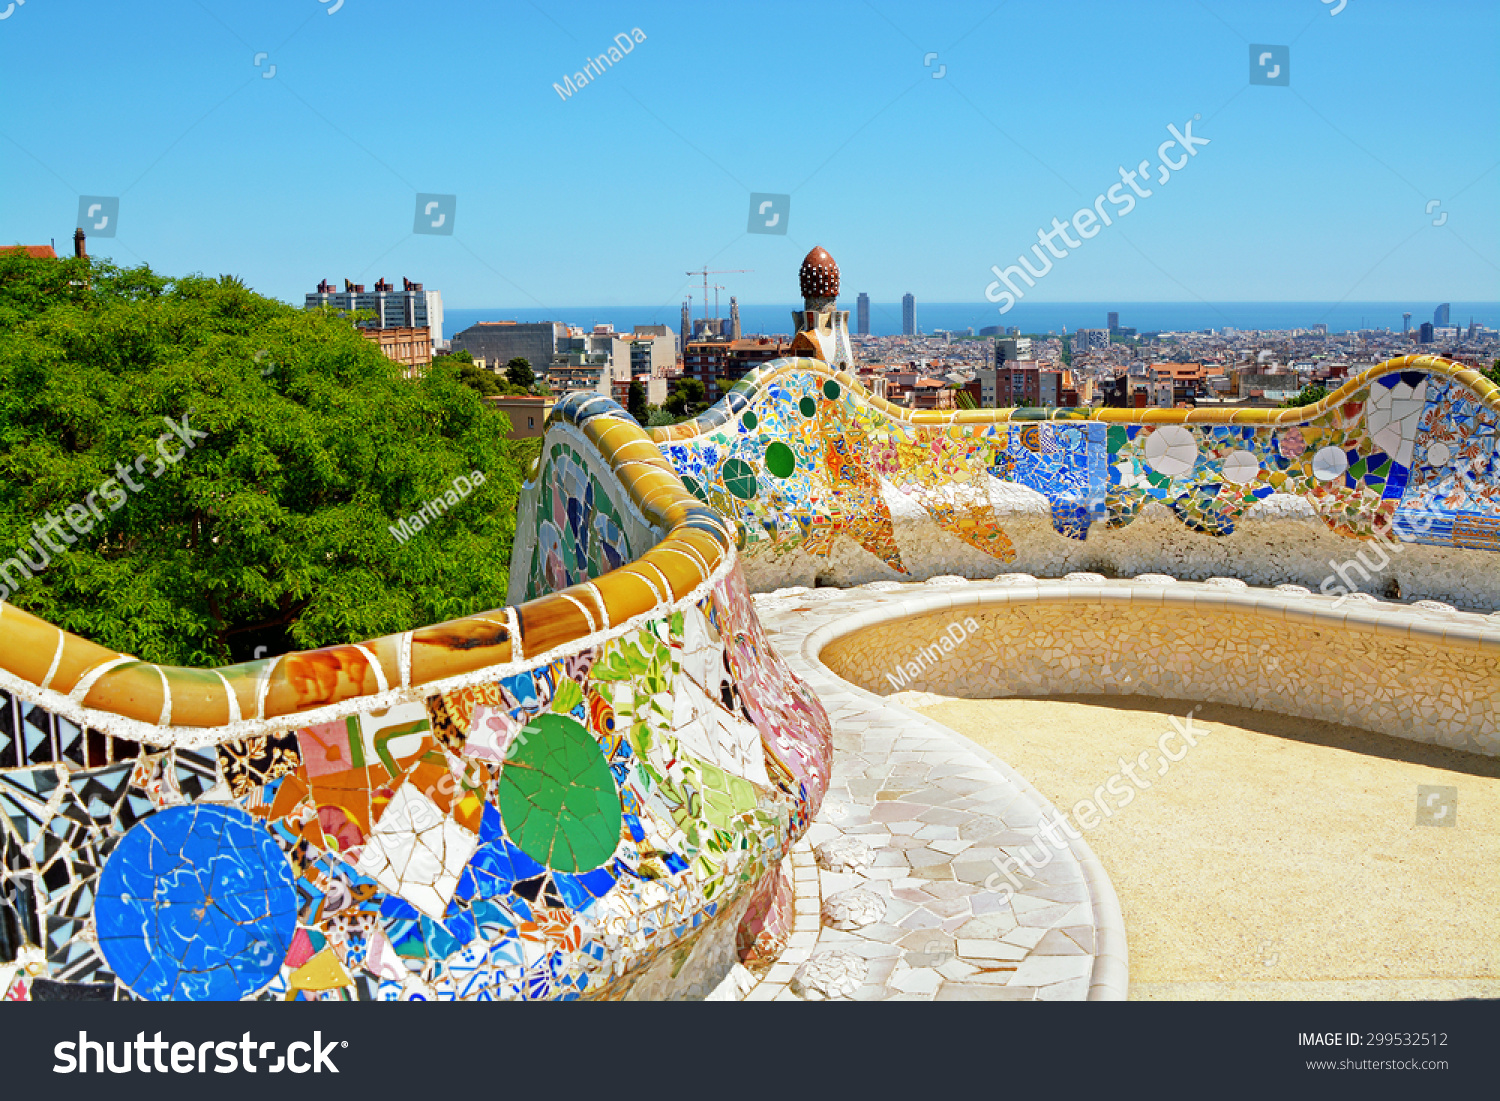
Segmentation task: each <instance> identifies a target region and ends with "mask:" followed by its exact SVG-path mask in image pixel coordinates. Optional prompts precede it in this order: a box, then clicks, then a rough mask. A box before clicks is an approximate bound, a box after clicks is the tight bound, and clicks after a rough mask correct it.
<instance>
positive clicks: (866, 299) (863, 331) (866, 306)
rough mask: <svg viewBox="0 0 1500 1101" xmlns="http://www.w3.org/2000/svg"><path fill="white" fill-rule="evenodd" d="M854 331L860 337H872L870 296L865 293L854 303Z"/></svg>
mask: <svg viewBox="0 0 1500 1101" xmlns="http://www.w3.org/2000/svg"><path fill="white" fill-rule="evenodd" d="M854 311H855V312H854V331H855V332H856V333H858V334H859V335H860V336H869V335H870V296H869V295H868V294H865V293H864V292H863V291H861V292H860V295H859V298H858V299H857V300H856V301H855V303H854Z"/></svg>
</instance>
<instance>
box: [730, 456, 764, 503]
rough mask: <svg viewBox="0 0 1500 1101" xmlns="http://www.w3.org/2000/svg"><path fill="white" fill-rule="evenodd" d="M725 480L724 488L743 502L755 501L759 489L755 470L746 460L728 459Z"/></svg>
mask: <svg viewBox="0 0 1500 1101" xmlns="http://www.w3.org/2000/svg"><path fill="white" fill-rule="evenodd" d="M723 478H724V488H725V489H727V490H729V492H730V493H732V494H734V495H735V496H736V497H738V498H739V499H740V500H741V501H751V500H754V499H755V493H756V490H757V489H758V485H757V482H756V477H755V468H754V467H753V466H751V465H750V464H749V463H747V462H746V461H745V460H744V459H726V460H725V461H724V470H723Z"/></svg>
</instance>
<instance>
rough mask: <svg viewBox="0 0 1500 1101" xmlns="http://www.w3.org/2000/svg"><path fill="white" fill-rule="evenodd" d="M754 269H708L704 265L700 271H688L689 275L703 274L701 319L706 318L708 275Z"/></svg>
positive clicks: (731, 273)
mask: <svg viewBox="0 0 1500 1101" xmlns="http://www.w3.org/2000/svg"><path fill="white" fill-rule="evenodd" d="M754 270H755V269H754V268H727V269H725V270H723V271H709V270H708V268H706V267H705V268H703V270H701V271H690V272H688V274H689V275H701V276H703V319H704V320H705V321H707V320H708V277H709V276H710V275H741V274H749V273H750V272H753V271H754ZM714 297H715V299H717V298H718V295H715V296H714ZM714 309H715V310H717V309H718V306H717V305H716V306H714Z"/></svg>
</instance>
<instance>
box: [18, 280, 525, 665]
mask: <svg viewBox="0 0 1500 1101" xmlns="http://www.w3.org/2000/svg"><path fill="white" fill-rule="evenodd" d="M184 418H186V420H184ZM169 420H170V423H172V424H175V425H177V426H178V429H170V428H168V421H169ZM509 431H510V425H509V421H508V419H507V418H506V417H505V415H504V414H503V413H499V412H496V411H494V410H490V409H486V408H484V406H483V403H482V402H481V401H480V399H479V397H478V396H477V395H476V394H475V393H474V391H473V390H472V389H471V388H470V387H468V386H466V385H465V384H464V383H463V382H462V381H461V380H460V377H459V369H458V368H457V367H456V366H455V365H454V364H453V363H451V362H448V363H444V362H441V361H439V362H437V363H435V364H434V366H433V367H432V369H431V370H429V371H428V372H426V373H425V374H424V375H423V376H421V377H419V378H413V379H407V378H406V377H405V376H404V372H403V370H402V368H401V367H399V366H398V365H397V364H395V363H392V362H391V361H390V360H388V359H387V358H386V357H385V356H384V355H382V354H381V353H380V350H379V349H378V348H377V347H376V346H375V345H374V344H373V343H371V342H370V341H369V340H367V339H366V338H365V337H364V336H363V335H361V334H360V332H359V331H358V330H356V329H355V328H354V327H353V326H352V325H351V324H350V323H349V321H348V320H347V319H346V318H340V317H338V316H336V315H334V314H332V313H331V312H329V311H303V310H299V309H295V308H293V307H291V306H288V305H285V304H283V303H280V302H277V301H275V300H273V299H270V298H265V297H263V296H261V295H257V294H255V293H253V292H251V291H249V290H248V289H246V288H244V287H243V286H242V285H238V284H236V283H235V282H234V281H226V280H212V279H206V278H203V277H201V276H186V277H183V278H177V279H171V278H165V277H162V276H159V275H156V274H155V273H153V272H151V271H150V270H149V269H147V268H144V267H141V268H134V269H129V270H121V269H119V268H116V267H114V266H113V265H111V264H108V263H104V262H99V261H72V260H69V261H63V262H59V261H55V260H33V259H31V258H28V257H25V256H24V255H18V254H15V253H6V254H0V583H3V584H6V585H7V586H8V587H11V588H13V589H14V591H13V592H11V593H9V594H8V596H7V599H8V600H9V601H10V602H12V603H14V604H16V605H17V606H19V607H22V608H24V609H26V610H27V611H30V612H32V613H34V614H36V615H39V616H42V617H43V618H45V619H48V620H50V621H51V622H53V623H56V624H58V625H60V626H63V627H66V628H67V629H69V630H72V631H76V632H78V633H79V634H82V635H84V636H85V637H88V638H91V639H93V640H95V641H97V642H99V643H101V644H102V645H106V646H110V647H113V648H115V649H118V650H121V651H123V652H125V653H130V654H134V655H136V656H138V657H140V658H143V659H145V660H149V661H160V662H168V663H174V664H217V663H221V662H225V661H233V660H243V659H247V658H250V657H252V656H254V655H255V652H256V650H257V649H259V648H262V647H263V648H264V650H263V651H262V653H263V654H275V653H280V652H282V651H284V650H286V649H290V648H308V647H316V646H324V645H330V644H334V643H343V642H351V641H357V640H360V639H364V638H368V637H371V636H374V635H380V634H385V633H390V632H394V631H401V630H406V629H409V628H412V627H417V626H421V625H423V624H428V623H437V622H441V621H443V620H447V619H451V618H455V617H458V616H461V615H465V614H468V613H472V612H476V611H480V610H483V609H486V608H493V607H498V606H500V605H502V604H504V602H505V590H506V563H507V561H508V559H509V555H510V549H511V545H512V540H513V538H514V535H515V513H516V509H515V503H516V497H517V491H518V488H519V471H518V469H517V463H516V460H515V458H513V457H512V450H511V448H510V446H509V441H507V439H506V436H507V435H508V433H509ZM200 434H201V435H200ZM184 436H186V437H187V438H189V439H191V441H192V446H191V448H188V447H187V446H186V444H185V443H179V442H178V440H179V438H181V437H184ZM138 456H139V459H138V458H137V457H138ZM158 456H161V457H162V458H163V459H164V458H165V457H167V456H175V457H176V461H174V462H172V463H170V464H169V463H167V462H165V461H161V460H160V459H158ZM474 471H479V472H481V473H482V474H483V476H484V481H483V483H482V484H480V485H478V486H477V487H475V488H474V489H473V491H472V492H471V493H470V494H469V495H467V496H465V497H463V498H462V499H461V500H460V501H459V503H458V504H456V505H454V506H452V507H451V509H450V510H449V511H447V512H446V514H444V515H441V516H439V517H437V518H436V519H435V520H433V522H432V523H431V524H430V525H427V526H426V527H425V528H424V529H423V530H421V531H419V532H417V533H416V534H415V535H414V536H413V537H411V538H409V539H407V540H405V541H404V542H403V541H402V540H400V539H399V538H398V537H397V536H396V535H393V534H392V533H391V531H390V528H391V526H392V525H393V524H395V523H396V522H397V521H398V520H399V519H400V518H402V517H407V516H411V515H412V514H414V513H416V512H417V511H418V510H419V509H421V508H422V506H423V505H424V504H426V503H427V502H430V501H433V500H435V499H438V498H440V497H442V496H443V495H444V493H445V492H446V491H449V490H452V489H454V479H455V478H456V477H458V476H460V475H462V476H466V477H467V476H469V475H471V474H472V472H474ZM122 472H123V473H122ZM127 474H128V475H129V481H127V480H126V479H125V477H124V475H127ZM49 523H50V524H51V527H50V528H48V529H47V530H50V531H51V532H53V533H54V534H53V536H52V541H53V542H54V543H55V544H56V545H57V546H59V547H60V548H61V549H60V550H57V551H54V552H46V553H43V552H42V550H41V548H40V546H38V545H36V544H33V545H32V546H31V547H30V548H28V547H27V544H28V543H30V541H31V540H32V539H33V538H34V537H35V536H36V535H37V531H36V529H35V528H34V527H33V525H34V524H41V525H43V526H44V527H45V526H46V525H48V524H49ZM69 525H71V527H70V526H69ZM23 550H24V551H25V553H26V554H28V556H29V560H30V561H31V563H32V564H33V565H34V566H35V568H34V569H30V570H28V571H22V570H19V569H17V568H16V565H17V564H16V563H13V562H12V561H10V560H12V559H15V558H16V556H17V555H18V553H21V552H22V551H23ZM476 564H477V565H478V568H476ZM28 573H29V574H30V576H27V574H28ZM11 582H14V583H15V584H13V585H12V584H11Z"/></svg>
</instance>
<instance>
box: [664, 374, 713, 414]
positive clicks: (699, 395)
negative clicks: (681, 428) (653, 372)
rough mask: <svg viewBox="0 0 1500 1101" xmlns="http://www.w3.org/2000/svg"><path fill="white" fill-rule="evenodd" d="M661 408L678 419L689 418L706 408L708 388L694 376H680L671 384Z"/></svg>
mask: <svg viewBox="0 0 1500 1101" xmlns="http://www.w3.org/2000/svg"><path fill="white" fill-rule="evenodd" d="M662 409H663V410H664V411H666V412H668V413H670V414H671V415H672V416H674V417H676V418H677V419H678V420H679V421H682V420H690V419H691V418H693V417H696V416H697V415H698V414H700V413H702V412H704V411H705V410H707V409H708V390H707V388H706V387H705V386H704V385H703V383H701V382H699V381H698V380H697V379H695V378H680V379H678V380H677V381H676V382H675V383H673V384H672V392H671V393H670V394H668V395H667V400H666V401H664V402H662Z"/></svg>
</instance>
